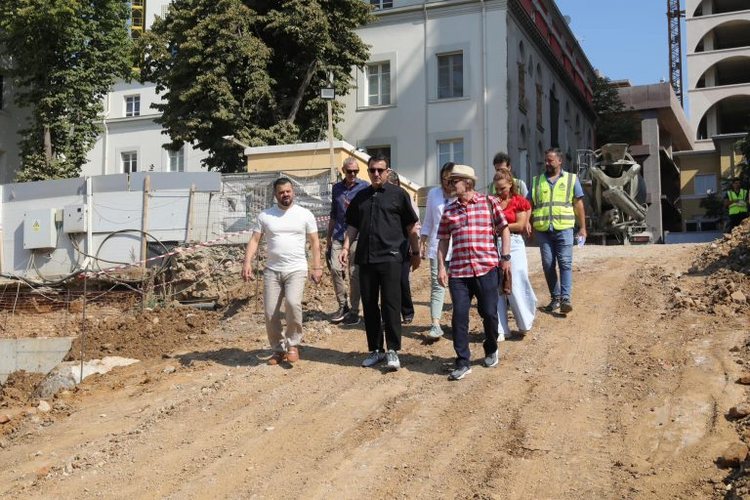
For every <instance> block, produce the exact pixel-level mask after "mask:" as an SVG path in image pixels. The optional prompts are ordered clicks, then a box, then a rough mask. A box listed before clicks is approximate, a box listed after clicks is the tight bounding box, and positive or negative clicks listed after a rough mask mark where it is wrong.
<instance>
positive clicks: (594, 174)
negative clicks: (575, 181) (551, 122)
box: [577, 144, 653, 244]
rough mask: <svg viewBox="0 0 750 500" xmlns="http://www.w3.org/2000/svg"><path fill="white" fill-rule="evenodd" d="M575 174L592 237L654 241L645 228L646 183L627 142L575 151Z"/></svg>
mask: <svg viewBox="0 0 750 500" xmlns="http://www.w3.org/2000/svg"><path fill="white" fill-rule="evenodd" d="M577 159H578V176H579V179H580V181H581V186H582V187H583V190H584V192H585V194H586V205H587V212H588V214H589V220H590V225H591V227H590V228H589V234H590V235H591V236H592V237H596V236H601V237H602V239H603V240H604V241H606V240H607V238H608V237H613V238H615V239H616V240H617V241H619V242H621V243H625V244H630V243H635V242H638V243H646V242H651V241H652V240H653V238H652V236H651V235H650V233H649V232H648V231H647V230H648V226H647V225H646V214H647V213H648V206H647V205H646V204H645V200H646V183H645V181H644V179H643V177H642V176H641V165H640V164H638V162H636V161H635V160H634V159H633V157H632V156H631V155H630V153H629V151H628V145H627V144H605V145H604V146H602V147H601V149H598V150H596V151H590V150H581V151H578V158H577Z"/></svg>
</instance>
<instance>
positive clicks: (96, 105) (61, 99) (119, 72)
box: [0, 0, 132, 181]
mask: <svg viewBox="0 0 750 500" xmlns="http://www.w3.org/2000/svg"><path fill="white" fill-rule="evenodd" d="M129 16H130V10H129V2H128V1H127V0H14V1H12V2H10V1H4V2H0V46H2V47H3V51H4V52H5V54H6V55H7V56H9V60H10V64H9V67H7V68H4V69H5V71H6V72H7V73H8V76H10V77H11V78H13V80H14V83H15V87H16V88H17V94H16V96H15V102H16V103H17V104H18V106H19V107H23V108H28V109H29V110H30V115H31V116H30V123H29V124H28V127H27V128H25V129H23V130H21V135H22V139H21V144H20V150H21V170H20V172H19V173H18V174H17V179H18V180H20V181H32V180H42V179H59V178H68V177H75V176H77V175H79V174H80V170H81V166H82V165H83V164H84V163H85V162H86V154H87V153H88V151H89V150H90V149H91V147H92V145H93V144H94V142H95V141H96V138H97V136H98V134H99V125H98V122H99V121H100V120H101V114H102V112H103V110H104V107H103V97H104V95H105V94H106V93H107V91H108V90H109V88H110V87H111V86H112V84H113V83H114V82H115V80H116V78H118V77H123V78H124V77H128V76H129V75H130V73H131V71H132V70H131V67H132V64H131V57H130V56H131V54H132V44H131V41H130V37H129V36H128V30H127V22H128V20H129Z"/></svg>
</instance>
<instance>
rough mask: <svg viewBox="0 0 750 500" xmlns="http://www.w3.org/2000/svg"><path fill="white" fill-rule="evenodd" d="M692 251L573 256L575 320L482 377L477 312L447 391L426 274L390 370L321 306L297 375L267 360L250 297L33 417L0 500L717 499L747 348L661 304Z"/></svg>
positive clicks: (507, 352) (520, 346)
mask: <svg viewBox="0 0 750 500" xmlns="http://www.w3.org/2000/svg"><path fill="white" fill-rule="evenodd" d="M695 252H696V249H695V247H690V246H668V247H665V246H648V247H586V248H583V249H581V250H578V249H577V250H576V255H575V272H574V305H575V311H574V312H573V313H572V314H570V315H569V316H568V317H566V318H564V317H559V316H552V315H549V314H545V313H539V315H538V320H537V324H536V325H535V327H534V330H533V331H532V333H530V334H529V335H527V336H526V337H525V338H524V339H523V340H509V341H506V342H504V343H502V344H501V346H500V349H501V362H500V366H499V367H497V368H495V369H487V368H484V367H482V366H481V365H480V364H479V362H480V360H481V356H482V353H481V338H480V335H479V333H478V332H479V330H480V327H479V325H480V322H479V320H478V317H476V316H474V317H473V318H472V325H471V326H472V330H473V332H474V335H473V343H472V352H473V357H474V361H475V364H474V366H473V372H472V373H471V374H470V375H468V376H467V377H466V378H465V379H464V380H461V381H459V382H449V381H448V380H447V374H448V371H449V368H450V366H451V365H452V361H453V349H452V345H451V342H450V341H449V340H446V339H443V340H440V341H438V342H435V343H430V342H428V341H427V340H426V337H425V336H424V333H425V330H426V325H428V323H429V321H428V310H427V303H428V302H429V289H428V286H427V281H428V277H427V270H426V269H420V270H419V271H418V272H417V273H416V274H415V276H414V277H413V290H414V295H415V301H416V303H417V316H416V320H415V322H414V324H413V325H410V326H408V327H406V328H405V338H404V343H403V344H404V345H403V354H402V356H401V362H402V365H403V368H402V369H401V370H400V371H399V372H397V373H384V372H382V371H380V370H379V369H363V368H360V367H359V363H360V362H361V360H362V358H363V354H364V350H365V340H364V332H363V330H361V329H358V328H353V329H345V328H339V327H335V326H329V325H328V323H327V322H326V321H324V320H323V319H322V316H321V314H320V311H317V312H316V311H315V310H313V311H311V312H310V313H308V316H309V318H308V320H307V337H306V340H307V342H308V344H307V345H306V346H305V347H304V349H303V350H302V352H301V355H302V361H301V362H300V363H299V364H297V365H295V366H294V367H287V368H281V367H272V366H267V365H265V363H264V359H265V358H267V357H268V356H269V355H270V352H269V351H268V350H267V345H266V342H265V333H264V330H263V325H262V317H261V316H260V315H258V314H253V309H254V306H253V303H252V302H249V303H248V304H246V305H245V306H244V307H243V308H240V309H239V311H237V312H236V313H235V314H232V315H227V317H225V318H224V319H223V320H221V321H220V322H218V326H216V327H215V328H214V329H213V330H212V331H210V332H209V333H208V334H206V335H202V336H200V338H199V339H197V340H195V339H193V340H192V341H191V342H192V345H191V346H190V349H189V350H188V351H185V350H180V349H177V350H175V351H172V352H170V353H168V354H169V355H170V357H166V358H162V357H153V358H149V359H144V360H143V361H142V362H141V363H138V364H135V365H133V366H130V367H126V368H121V369H117V370H116V371H114V372H111V373H109V374H107V375H104V376H100V377H97V378H95V379H87V381H86V382H84V384H83V385H82V386H81V390H79V391H77V392H75V393H64V394H62V395H61V396H60V397H59V398H58V399H56V400H55V401H54V403H53V406H54V410H53V412H52V413H51V414H50V415H52V417H45V416H44V415H41V414H38V413H36V412H29V414H28V415H27V416H26V420H25V421H24V423H23V425H20V426H19V427H18V429H17V430H16V431H15V432H14V433H13V434H12V435H6V436H5V437H4V439H3V440H2V441H0V444H2V449H0V463H2V464H3V466H2V467H0V496H2V497H6V498H11V497H14V498H42V497H46V498H51V497H57V498H73V497H112V498H164V497H166V498H209V497H210V498H252V497H261V498H262V497H267V498H279V497H305V498H368V497H369V498H395V497H403V498H582V497H589V498H709V497H712V496H714V497H720V496H721V495H723V494H724V491H725V490H724V488H725V486H724V484H722V483H721V481H722V479H723V478H724V477H726V475H727V472H726V471H725V470H722V469H719V468H717V466H716V465H715V464H714V461H715V460H716V458H717V456H719V454H720V453H721V452H722V451H723V449H724V448H725V447H726V446H727V444H728V443H731V442H735V441H737V440H738V437H737V434H736V431H735V428H734V426H733V425H732V423H731V422H729V421H728V420H727V419H726V418H725V417H724V414H725V413H726V411H727V410H728V408H729V407H731V406H733V405H735V404H737V402H740V401H743V400H744V398H745V392H744V391H745V390H744V389H743V388H742V386H739V385H737V384H735V383H734V380H735V379H736V378H737V377H738V376H739V375H740V374H741V373H742V369H743V366H742V365H740V364H738V355H739V354H738V353H737V352H732V351H730V349H732V348H734V347H735V346H744V343H745V340H746V336H747V333H748V332H747V319H748V317H747V316H744V317H742V316H734V317H731V316H717V315H709V314H707V313H701V312H697V311H691V310H689V309H688V310H684V309H683V310H676V309H673V308H672V301H673V296H674V287H670V285H669V283H670V280H672V281H673V280H674V279H676V278H675V277H676V276H680V274H681V273H684V272H685V271H686V270H687V268H688V266H689V265H690V262H691V260H692V258H693V256H694V254H695ZM529 256H530V263H529V265H530V269H531V270H532V277H533V282H534V285H535V289H536V290H537V295H538V296H539V299H540V302H541V303H546V301H547V300H548V297H547V294H546V292H545V289H546V287H545V285H544V284H543V277H542V275H541V273H540V272H538V270H539V269H540V266H539V258H538V255H537V252H536V250H535V249H530V251H529ZM655 263H658V266H655V265H654V264H655ZM675 273H677V274H675ZM699 280H700V277H694V278H692V277H686V276H682V277H680V286H681V287H682V288H683V289H689V288H690V287H691V286H695V287H699V286H703V285H702V283H701V282H700V281H699ZM683 291H684V290H683ZM309 305H310V304H309ZM311 305H312V307H313V308H319V309H322V310H324V311H328V310H332V309H334V307H333V303H332V302H331V301H328V302H327V303H324V304H318V303H315V304H312V303H311ZM446 318H449V315H446ZM196 343H197V344H196ZM734 351H737V349H734ZM165 354H167V353H165ZM739 361H741V360H739Z"/></svg>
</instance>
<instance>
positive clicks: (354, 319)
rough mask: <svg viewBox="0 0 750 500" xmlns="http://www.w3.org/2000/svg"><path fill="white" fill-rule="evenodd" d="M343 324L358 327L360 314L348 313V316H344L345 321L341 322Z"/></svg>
mask: <svg viewBox="0 0 750 500" xmlns="http://www.w3.org/2000/svg"><path fill="white" fill-rule="evenodd" d="M341 324H342V325H346V326H354V325H358V324H359V314H354V313H353V312H350V313H347V314H346V316H344V320H343V321H342V322H341Z"/></svg>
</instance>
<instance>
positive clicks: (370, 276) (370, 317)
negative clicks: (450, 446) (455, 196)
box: [339, 155, 420, 371]
mask: <svg viewBox="0 0 750 500" xmlns="http://www.w3.org/2000/svg"><path fill="white" fill-rule="evenodd" d="M388 170H389V167H388V159H387V158H386V157H385V156H383V155H377V156H373V157H371V158H370V161H369V162H368V163H367V173H368V174H369V176H370V183H371V185H370V186H369V187H367V188H365V189H363V190H362V191H360V192H359V193H357V196H355V197H354V199H353V200H352V201H351V203H350V204H349V208H348V209H347V210H346V224H347V229H346V235H345V236H344V244H343V248H342V251H341V254H340V255H339V259H340V261H341V264H342V265H346V264H347V260H348V256H349V244H350V242H352V241H354V240H355V239H357V236H358V235H359V238H358V239H357V241H358V243H357V250H356V252H355V254H354V260H355V262H356V263H357V264H358V265H359V287H360V295H361V300H362V309H363V311H364V316H365V330H366V331H367V348H368V350H369V351H370V355H369V356H368V357H367V358H366V359H365V360H364V361H363V362H362V366H364V367H370V366H375V365H376V364H378V363H381V362H383V361H386V362H387V366H388V369H389V370H392V371H396V370H398V369H399V368H401V364H400V362H399V360H398V351H399V350H400V349H401V316H400V314H401V312H400V311H401V259H402V257H401V252H400V250H399V247H400V245H401V242H402V241H403V240H404V236H406V237H408V239H409V250H410V252H409V253H410V257H409V260H410V261H411V268H412V270H415V269H416V268H417V267H419V263H420V257H419V233H418V231H417V224H416V223H417V221H418V220H419V219H418V217H417V214H416V213H414V209H413V208H412V203H411V200H410V199H409V195H408V194H407V193H406V191H404V190H403V189H401V188H399V187H398V186H394V185H393V184H388V183H387V182H386V179H387V178H388ZM378 296H381V297H382V309H383V310H382V313H381V310H380V308H379V307H378ZM381 317H382V319H383V323H384V326H385V341H386V343H387V346H388V351H387V352H386V351H384V349H383V340H384V339H383V329H382V328H381V324H380V319H381Z"/></svg>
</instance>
